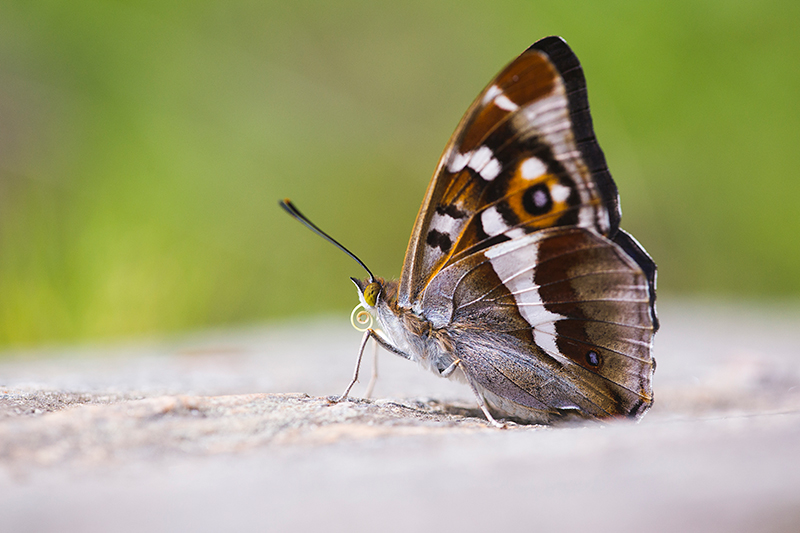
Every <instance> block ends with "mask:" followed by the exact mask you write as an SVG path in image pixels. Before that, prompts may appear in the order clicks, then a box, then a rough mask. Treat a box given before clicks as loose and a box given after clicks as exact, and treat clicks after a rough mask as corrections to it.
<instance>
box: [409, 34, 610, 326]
mask: <svg viewBox="0 0 800 533" xmlns="http://www.w3.org/2000/svg"><path fill="white" fill-rule="evenodd" d="M619 218H620V212H619V201H618V196H617V189H616V185H615V184H614V181H613V180H612V179H611V175H610V174H609V172H608V169H607V167H606V163H605V158H604V156H603V152H602V151H601V150H600V147H599V145H598V144H597V141H596V139H595V136H594V131H593V129H592V121H591V116H590V115H589V104H588V100H587V97H586V82H585V80H584V77H583V71H582V69H581V67H580V63H579V62H578V59H577V57H575V54H573V53H572V50H571V49H570V48H569V46H567V44H566V43H565V42H564V41H563V40H562V39H561V38H559V37H548V38H545V39H542V40H540V41H538V42H537V43H535V44H534V45H532V46H531V47H530V48H528V50H526V51H525V52H523V53H522V54H521V55H520V56H519V57H518V58H517V59H515V60H514V61H512V62H511V63H510V64H509V65H508V66H507V67H506V68H505V69H503V71H501V72H500V74H498V75H497V76H496V77H495V79H494V80H492V81H491V82H490V83H489V85H488V86H487V87H486V89H484V90H483V91H482V92H481V94H480V95H479V96H478V98H477V99H476V100H475V102H473V104H472V105H471V106H470V108H469V109H468V110H467V112H466V114H465V115H464V117H463V118H462V120H461V122H460V124H459V125H458V127H457V128H456V131H455V133H454V134H453V136H452V137H451V139H450V141H449V143H448V144H447V146H446V148H445V150H444V153H443V155H442V157H441V159H440V161H439V165H438V167H437V169H436V172H435V173H434V177H433V179H432V180H431V183H430V185H429V187H428V191H427V193H426V195H425V199H424V201H423V203H422V207H421V208H420V212H419V214H418V216H417V220H416V223H415V225H414V230H413V232H412V234H411V239H410V241H409V245H408V248H407V250H406V257H405V261H404V262H403V272H402V275H401V279H400V286H399V292H398V304H399V305H400V306H401V307H405V308H411V307H414V309H415V311H417V312H420V311H421V308H420V307H419V302H420V296H421V293H422V291H423V290H424V288H425V286H426V285H427V284H428V282H429V281H430V280H431V279H432V278H433V277H434V276H435V275H436V273H437V272H438V271H439V270H441V269H442V268H443V267H444V266H445V265H447V264H448V263H451V262H454V261H457V260H458V259H459V258H461V257H464V256H466V255H469V254H471V253H475V252H477V251H479V250H481V249H483V248H486V247H489V246H492V245H494V244H497V243H498V242H502V241H504V240H508V239H510V238H514V237H516V236H519V235H522V234H526V233H530V232H532V231H537V230H539V229H542V228H546V227H553V226H575V225H577V226H581V227H588V228H592V229H594V230H595V231H597V232H598V233H600V234H602V235H613V234H614V233H615V232H616V230H617V227H618V225H619ZM415 304H416V305H415Z"/></svg>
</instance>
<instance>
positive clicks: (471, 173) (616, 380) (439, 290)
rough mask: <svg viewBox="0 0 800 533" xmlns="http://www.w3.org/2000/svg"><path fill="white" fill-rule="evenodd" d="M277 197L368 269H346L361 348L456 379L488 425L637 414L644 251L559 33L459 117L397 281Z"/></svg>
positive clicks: (645, 330) (652, 274)
mask: <svg viewBox="0 0 800 533" xmlns="http://www.w3.org/2000/svg"><path fill="white" fill-rule="evenodd" d="M281 205H282V206H283V207H284V208H285V209H286V210H287V211H289V212H290V213H291V214H293V215H294V216H295V217H296V218H299V219H300V220H302V221H303V222H304V223H306V225H308V226H309V227H311V228H312V229H313V230H314V231H316V232H318V233H320V234H322V235H323V236H324V237H326V238H327V239H328V240H330V241H332V242H333V243H334V244H336V245H337V246H339V247H340V248H342V249H343V250H345V251H346V252H347V253H348V254H350V255H351V256H352V257H353V258H355V259H356V260H357V261H358V262H359V263H360V264H361V265H362V266H363V267H364V268H365V269H366V271H367V273H368V274H369V277H368V278H367V279H365V280H359V279H356V278H352V279H353V282H354V283H355V285H356V287H357V289H358V296H359V300H360V302H361V305H362V306H363V308H364V309H365V310H366V311H368V312H369V313H370V314H371V315H372V317H373V318H374V319H375V320H376V321H377V324H378V327H376V328H370V329H368V330H366V332H365V335H364V339H363V341H362V343H361V348H360V350H359V363H360V360H361V355H362V354H363V351H364V347H365V345H366V342H367V340H368V339H369V338H372V339H374V340H375V341H376V342H377V343H378V344H379V345H380V346H382V347H384V348H386V349H387V350H389V351H390V352H393V353H395V354H397V355H400V356H401V357H404V358H406V359H410V360H412V361H416V362H418V363H420V364H421V365H422V366H423V367H425V368H428V369H430V370H431V371H433V372H434V373H436V374H438V375H440V376H443V377H448V378H453V379H457V380H460V381H462V382H465V383H466V384H468V385H469V387H470V388H471V389H472V391H473V393H474V395H475V398H476V400H477V402H478V405H479V406H480V408H481V409H482V411H483V413H484V414H485V416H486V418H487V419H488V420H489V421H490V422H491V423H493V424H495V425H499V426H501V425H502V424H501V423H500V422H498V421H497V418H510V419H516V420H519V421H523V422H528V423H553V422H555V421H558V420H563V419H573V418H588V419H605V418H612V417H628V418H634V419H638V418H639V417H641V416H642V415H643V414H644V413H645V412H646V411H647V410H648V409H649V408H650V406H651V405H652V403H653V392H652V385H651V381H652V376H653V372H654V371H655V360H654V359H653V357H652V355H651V351H652V346H653V336H654V335H655V333H656V331H657V330H658V327H659V324H658V318H657V316H656V308H655V298H656V265H655V263H654V262H653V260H652V259H651V258H650V256H649V255H648V254H647V252H646V251H645V250H644V248H643V247H642V246H641V245H640V244H639V243H638V242H637V241H636V240H635V239H634V238H633V237H632V236H631V235H629V234H628V233H626V232H625V231H623V230H621V229H620V228H619V224H620V218H621V211H620V204H619V195H618V193H617V187H616V184H615V183H614V181H613V179H612V178H611V174H610V173H609V170H608V167H607V165H606V161H605V156H604V155H603V152H602V150H601V149H600V146H599V145H598V143H597V139H596V138H595V135H594V130H593V127H592V119H591V116H590V114H589V103H588V99H587V92H586V81H585V78H584V75H583V70H582V68H581V65H580V62H579V61H578V59H577V57H576V56H575V54H574V53H573V52H572V50H571V49H570V47H569V46H568V45H567V43H566V42H565V41H564V40H563V39H561V38H560V37H547V38H544V39H542V40H540V41H537V42H536V43H534V44H533V45H531V46H530V47H529V48H528V49H527V50H525V52H523V53H522V54H521V55H520V56H519V57H517V58H516V59H515V60H514V61H512V62H511V63H510V64H509V65H508V66H506V67H505V68H504V69H503V70H502V71H501V72H500V73H499V74H498V75H497V76H496V77H495V78H494V79H493V80H492V81H491V82H490V83H489V84H488V86H487V87H486V88H485V89H484V90H483V91H482V92H481V93H480V94H479V95H478V97H477V98H476V100H475V101H474V102H473V103H472V105H471V106H470V107H469V109H468V110H467V112H466V114H465V115H464V117H463V118H462V119H461V122H460V123H459V125H458V127H457V128H456V130H455V133H454V134H453V136H452V137H451V138H450V141H449V142H448V143H447V146H446V147H445V149H444V152H443V154H442V157H441V159H440V161H439V164H438V166H437V168H436V171H435V172H434V175H433V179H432V180H431V182H430V185H429V186H428V189H427V192H426V194H425V198H424V200H423V202H422V206H421V208H420V211H419V214H418V215H417V219H416V222H415V224H414V229H413V231H412V233H411V239H410V241H409V244H408V248H407V250H406V255H405V260H404V262H403V269H402V274H401V276H400V279H399V281H398V280H395V281H387V280H384V279H380V278H375V277H374V276H373V275H372V273H371V271H370V270H369V269H368V268H367V267H366V265H364V264H363V262H361V261H360V260H359V259H358V258H357V257H355V256H354V255H353V254H351V253H350V252H349V251H347V250H346V249H345V248H344V247H343V246H341V245H340V244H338V243H337V242H336V241H334V240H333V239H332V238H330V237H329V236H327V234H325V233H324V232H322V231H321V230H319V228H317V227H316V226H314V225H313V224H311V223H310V221H308V219H306V218H305V217H304V216H303V215H302V214H300V212H299V211H298V210H297V208H296V207H294V205H293V204H291V202H290V201H289V200H284V201H283V202H281ZM357 376H358V366H357V367H356V376H355V378H354V380H353V383H354V382H355V379H357ZM353 383H351V384H350V386H352V384H353ZM349 391H350V387H348V389H347V391H345V394H344V395H343V397H345V396H347V394H348V393H349Z"/></svg>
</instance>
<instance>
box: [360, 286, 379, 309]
mask: <svg viewBox="0 0 800 533" xmlns="http://www.w3.org/2000/svg"><path fill="white" fill-rule="evenodd" d="M380 292H381V284H380V283H378V282H377V281H373V282H372V283H370V284H369V285H367V286H366V288H365V289H364V301H365V302H367V305H368V306H370V307H375V303H376V302H377V301H378V294H380Z"/></svg>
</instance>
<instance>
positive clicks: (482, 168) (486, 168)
mask: <svg viewBox="0 0 800 533" xmlns="http://www.w3.org/2000/svg"><path fill="white" fill-rule="evenodd" d="M493 155H494V154H493V153H492V149H491V148H489V147H488V146H481V147H480V148H478V149H477V150H475V153H473V154H472V158H471V159H470V160H469V164H468V166H469V168H471V169H472V170H474V171H475V172H477V173H478V174H480V175H481V177H482V178H483V179H485V180H486V181H492V180H493V179H495V178H496V177H497V176H498V174H500V171H501V170H503V166H502V165H501V164H500V161H498V160H497V159H495V158H494V157H492V156H493Z"/></svg>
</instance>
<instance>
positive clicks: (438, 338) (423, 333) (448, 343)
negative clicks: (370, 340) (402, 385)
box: [354, 278, 463, 378]
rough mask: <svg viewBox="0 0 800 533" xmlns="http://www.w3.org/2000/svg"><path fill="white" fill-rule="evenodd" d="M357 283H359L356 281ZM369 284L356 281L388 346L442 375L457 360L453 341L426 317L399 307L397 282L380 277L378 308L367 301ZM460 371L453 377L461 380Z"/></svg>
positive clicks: (378, 331)
mask: <svg viewBox="0 0 800 533" xmlns="http://www.w3.org/2000/svg"><path fill="white" fill-rule="evenodd" d="M354 281H356V280H354ZM369 283H370V282H369V281H368V280H365V281H356V286H357V287H358V290H359V298H360V300H361V304H362V305H363V306H364V308H365V309H366V310H367V311H369V312H370V314H372V315H373V316H374V317H375V319H376V320H377V322H378V324H379V327H378V328H376V333H377V334H378V336H379V337H380V338H381V340H382V341H384V343H385V344H386V345H387V346H386V347H387V348H389V349H391V350H392V351H394V352H395V353H397V354H398V355H401V356H403V357H405V358H407V359H410V360H412V361H416V362H417V363H419V364H420V365H422V366H423V367H425V368H427V369H429V370H431V371H432V372H434V373H435V374H437V375H438V374H441V373H442V371H444V370H445V369H446V368H447V367H449V366H450V365H451V364H452V363H453V361H454V360H455V356H454V355H453V352H454V348H453V342H452V340H451V337H450V335H449V333H448V331H447V330H446V329H445V328H435V327H433V324H431V322H430V321H429V320H427V319H426V318H425V317H424V316H420V315H418V314H417V313H415V312H414V311H412V310H411V309H407V308H404V307H401V306H400V305H398V302H397V290H398V283H399V282H398V281H397V280H390V281H386V280H383V279H380V278H378V279H377V280H375V281H374V282H373V283H378V284H379V285H380V291H379V292H378V295H377V298H376V301H375V305H374V306H370V305H369V304H368V302H367V301H366V300H365V298H364V291H363V289H362V287H364V288H366V287H367V286H369ZM462 376H463V374H462V373H461V372H457V373H454V374H453V375H451V377H457V378H460V377H462Z"/></svg>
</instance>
